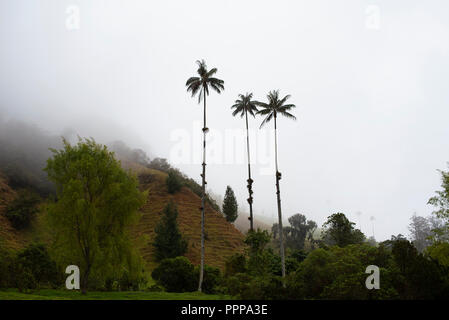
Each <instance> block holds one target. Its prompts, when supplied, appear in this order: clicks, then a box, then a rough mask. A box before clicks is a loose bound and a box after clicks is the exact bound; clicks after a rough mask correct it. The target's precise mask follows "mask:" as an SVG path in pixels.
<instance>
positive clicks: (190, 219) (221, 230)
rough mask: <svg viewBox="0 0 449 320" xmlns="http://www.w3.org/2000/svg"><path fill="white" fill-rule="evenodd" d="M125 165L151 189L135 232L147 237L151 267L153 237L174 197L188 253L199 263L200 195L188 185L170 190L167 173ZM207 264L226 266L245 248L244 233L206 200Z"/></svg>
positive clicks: (154, 263) (143, 184) (140, 237)
mask: <svg viewBox="0 0 449 320" xmlns="http://www.w3.org/2000/svg"><path fill="white" fill-rule="evenodd" d="M122 165H123V166H124V167H127V168H130V169H131V170H132V171H134V172H136V174H137V175H138V177H139V181H140V185H141V188H142V190H148V191H149V193H148V199H147V202H146V204H145V205H144V206H143V208H142V214H143V215H142V218H141V219H140V221H139V223H138V225H137V226H136V227H135V231H134V232H133V235H134V237H135V239H136V240H138V239H142V238H145V237H146V238H147V241H146V243H145V245H144V247H143V248H142V251H143V256H144V258H145V260H146V261H147V263H148V265H149V267H150V269H152V268H153V267H155V266H156V261H155V259H154V247H153V245H152V241H153V240H154V237H155V232H154V229H155V227H156V225H157V224H158V223H159V220H160V218H161V217H162V214H163V210H164V208H165V206H166V204H167V203H168V202H169V201H170V199H173V201H174V202H175V204H176V205H177V208H178V213H179V215H178V225H179V229H180V231H181V233H182V234H183V236H184V237H185V238H186V239H187V241H188V251H187V253H186V257H187V258H188V259H189V260H190V261H191V262H192V263H193V264H196V265H197V264H199V263H200V252H201V251H200V250H201V211H200V206H201V198H200V197H198V196H197V195H196V194H194V193H193V192H192V191H191V190H190V189H189V188H187V187H183V188H182V189H181V191H179V192H177V193H176V194H173V195H172V194H169V193H168V191H167V187H166V184H165V179H166V177H167V174H165V173H163V172H161V171H158V170H153V169H148V168H145V167H143V166H140V165H138V164H135V163H129V162H126V161H122ZM205 230H206V241H205V247H206V253H205V255H206V258H205V261H206V264H207V265H211V266H214V267H218V268H221V269H223V268H224V265H225V261H226V260H227V258H229V257H230V256H231V255H233V254H234V253H237V252H243V250H244V247H245V245H244V243H243V239H244V235H243V234H242V233H241V232H240V231H239V230H237V229H236V228H235V227H234V226H233V225H232V224H231V223H229V222H227V221H226V219H225V218H224V217H223V215H222V214H221V213H219V212H217V211H215V210H214V209H213V208H212V207H211V206H210V205H209V204H206V224H205Z"/></svg>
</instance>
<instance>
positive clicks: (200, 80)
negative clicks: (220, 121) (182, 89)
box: [186, 60, 224, 291]
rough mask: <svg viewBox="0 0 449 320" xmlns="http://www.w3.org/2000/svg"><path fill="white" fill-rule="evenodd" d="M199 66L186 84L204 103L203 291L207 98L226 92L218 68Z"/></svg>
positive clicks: (200, 63) (193, 94) (204, 64)
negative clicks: (216, 75)
mask: <svg viewBox="0 0 449 320" xmlns="http://www.w3.org/2000/svg"><path fill="white" fill-rule="evenodd" d="M196 63H197V64H198V70H197V73H198V77H190V78H189V79H188V80H187V82H186V87H187V92H189V91H190V92H191V93H192V97H194V96H195V95H196V94H198V103H201V100H203V102H204V109H203V129H202V130H203V163H202V166H203V172H202V174H201V178H202V184H201V191H202V194H201V208H200V209H201V267H200V279H199V284H198V291H201V287H202V284H203V275H204V222H205V213H204V210H205V199H206V183H207V182H206V133H207V132H208V131H209V129H208V128H207V126H206V97H207V96H208V95H209V88H212V89H214V90H215V91H216V92H218V93H221V91H222V90H224V86H223V84H224V81H223V80H220V79H218V78H214V77H213V75H214V74H215V73H216V72H217V69H216V68H213V69H211V70H209V71H208V70H207V66H206V62H205V61H204V60H201V61H199V60H198V61H197V62H196Z"/></svg>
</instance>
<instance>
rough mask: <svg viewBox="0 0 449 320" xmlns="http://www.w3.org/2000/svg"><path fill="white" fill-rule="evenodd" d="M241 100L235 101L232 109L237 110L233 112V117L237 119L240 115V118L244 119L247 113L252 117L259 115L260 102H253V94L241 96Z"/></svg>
mask: <svg viewBox="0 0 449 320" xmlns="http://www.w3.org/2000/svg"><path fill="white" fill-rule="evenodd" d="M239 98H240V99H237V100H235V104H234V105H233V106H232V107H231V109H235V110H234V112H232V115H233V116H234V117H235V116H236V115H238V114H240V116H241V117H242V118H243V117H244V116H245V112H248V113H249V114H250V115H252V116H253V117H255V116H256V114H255V113H257V111H258V110H257V104H258V102H257V101H253V100H251V99H252V98H253V94H252V93H246V94H245V95H243V94H239Z"/></svg>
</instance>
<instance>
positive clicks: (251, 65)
mask: <svg viewBox="0 0 449 320" xmlns="http://www.w3.org/2000/svg"><path fill="white" fill-rule="evenodd" d="M343 4H344V5H343ZM447 39H449V4H448V3H447V2H446V1H425V2H424V1H417V0H416V1H405V0H403V1H400V0H398V1H381V0H377V1H376V0H372V1H362V0H361V1H344V2H338V1H331V0H328V1H322V0H319V1H317V0H315V1H244V2H243V1H164V2H162V1H160V2H150V1H143V0H142V1H137V0H136V1H115V0H107V1H106V0H105V1H98V0H89V1H87V0H86V1H76V0H72V1H63V0H60V1H44V0H41V1H38V0H27V1H25V0H22V1H6V0H4V1H0V46H1V47H0V48H1V50H0V71H1V72H0V118H2V122H1V123H2V124H4V123H6V122H9V123H13V122H10V121H17V120H20V121H23V122H27V123H32V124H34V125H36V126H38V127H40V128H42V129H43V130H44V131H45V132H47V133H48V134H49V135H53V136H60V135H64V136H70V137H76V135H80V136H82V137H89V136H92V137H94V138H95V139H96V140H97V141H99V142H102V143H108V142H110V141H114V140H122V141H124V142H125V143H127V144H128V145H129V146H130V147H131V148H141V149H143V150H145V151H146V152H147V153H148V155H149V156H150V158H153V157H156V156H158V157H164V158H167V159H168V160H169V161H170V162H171V163H172V164H173V165H174V166H176V167H178V168H180V169H181V170H182V171H183V172H185V173H186V174H188V175H189V176H191V177H193V178H194V179H196V180H197V181H198V182H199V181H200V176H199V174H200V172H201V167H200V164H199V161H198V157H200V156H201V131H200V127H201V120H202V107H201V106H200V105H198V103H197V99H195V98H194V99H192V98H191V97H190V94H188V93H187V92H186V88H185V82H186V80H187V79H188V78H189V77H190V76H193V75H195V73H196V69H197V68H196V65H195V61H196V60H198V59H205V60H206V62H207V65H208V67H209V68H212V67H216V68H218V73H217V77H218V78H220V79H223V80H224V81H225V91H224V92H223V93H222V94H221V95H218V94H216V93H211V95H210V96H209V98H208V100H207V101H208V127H209V128H210V129H211V132H210V135H209V144H208V146H209V150H208V166H207V181H208V187H209V189H210V190H211V191H212V192H213V193H215V194H224V192H225V189H226V185H230V186H232V187H233V189H234V191H235V193H236V195H237V197H238V199H239V202H240V203H242V204H244V203H245V199H246V198H247V190H246V176H247V172H246V170H247V167H246V158H245V157H244V156H245V154H244V151H245V149H244V148H245V145H244V144H243V142H242V143H240V142H238V143H237V142H233V141H234V140H233V139H236V141H241V138H244V134H245V131H244V130H243V129H244V121H243V120H242V119H240V118H233V117H232V115H231V109H230V107H231V105H232V104H233V102H234V100H235V99H236V98H237V95H238V94H239V93H246V92H253V93H254V96H255V98H256V99H258V100H265V96H266V94H267V93H268V91H269V90H273V89H280V92H281V94H282V95H285V94H291V96H292V97H291V99H290V101H291V103H294V104H296V106H297V108H296V109H295V110H294V111H293V112H294V114H295V115H296V116H297V118H298V120H297V121H291V120H289V119H280V120H279V124H278V126H279V132H278V135H279V164H280V171H281V172H282V174H283V175H282V180H281V193H282V194H281V195H282V206H283V213H284V215H285V218H286V219H287V218H288V217H289V216H291V215H293V214H295V213H302V214H305V215H306V216H307V218H308V219H312V220H315V221H316V222H317V223H318V224H319V225H321V224H322V223H323V222H324V221H325V219H326V217H327V216H329V215H331V214H332V213H335V212H343V213H345V214H346V215H347V216H348V217H349V219H350V220H352V221H354V222H356V223H357V227H359V228H361V230H362V231H363V232H364V233H365V234H366V235H367V236H371V235H372V234H373V229H374V234H375V237H376V239H377V240H384V239H387V238H390V236H391V235H393V234H394V235H397V234H399V233H402V234H404V235H407V225H408V223H409V219H410V217H411V216H412V215H413V213H415V212H416V213H417V214H418V215H423V216H427V215H429V214H430V213H431V212H432V208H431V207H430V206H428V205H427V201H428V199H429V198H430V197H431V196H432V195H433V193H434V191H435V190H437V189H439V186H440V176H439V173H438V172H437V169H445V168H447V166H446V163H447V162H448V161H449V139H448V137H449V126H448V125H447V119H449V108H448V103H449V90H448V89H449V81H448V80H449V79H448V78H449V59H448V54H449V42H448V41H447ZM260 122H261V119H260V118H256V119H255V120H254V119H251V121H250V126H251V128H252V132H251V138H252V139H251V141H252V148H253V150H252V157H253V160H254V169H253V171H254V177H253V179H254V180H255V182H254V185H253V189H254V209H255V214H256V215H257V216H262V215H263V216H264V217H266V218H268V219H273V220H274V219H275V217H276V214H277V213H276V212H277V211H276V197H275V185H274V183H275V179H274V170H272V160H273V153H274V149H273V139H272V135H273V133H272V130H271V129H272V128H271V126H272V124H271V123H270V124H269V125H268V126H266V128H264V129H262V130H259V129H258V127H259V125H260ZM0 132H1V131H0ZM235 137H237V138H235ZM1 138H4V137H1ZM0 140H1V139H0ZM8 140H10V142H11V141H13V142H14V138H11V137H8ZM242 157H243V158H242ZM370 217H374V218H373V219H370ZM373 227H374V228H373Z"/></svg>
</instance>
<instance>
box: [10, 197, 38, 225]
mask: <svg viewBox="0 0 449 320" xmlns="http://www.w3.org/2000/svg"><path fill="white" fill-rule="evenodd" d="M38 203H39V197H38V196H37V195H36V194H34V193H32V192H30V191H26V190H24V191H21V192H19V195H18V197H17V198H16V199H15V200H14V201H12V202H11V203H10V204H9V206H8V208H7V211H6V217H7V218H8V220H9V221H10V222H11V224H12V226H13V227H14V228H16V229H24V228H26V227H28V226H29V225H30V223H31V220H32V219H33V218H34V216H35V215H36V213H37V212H38V211H39V210H38V208H37V204H38Z"/></svg>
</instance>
